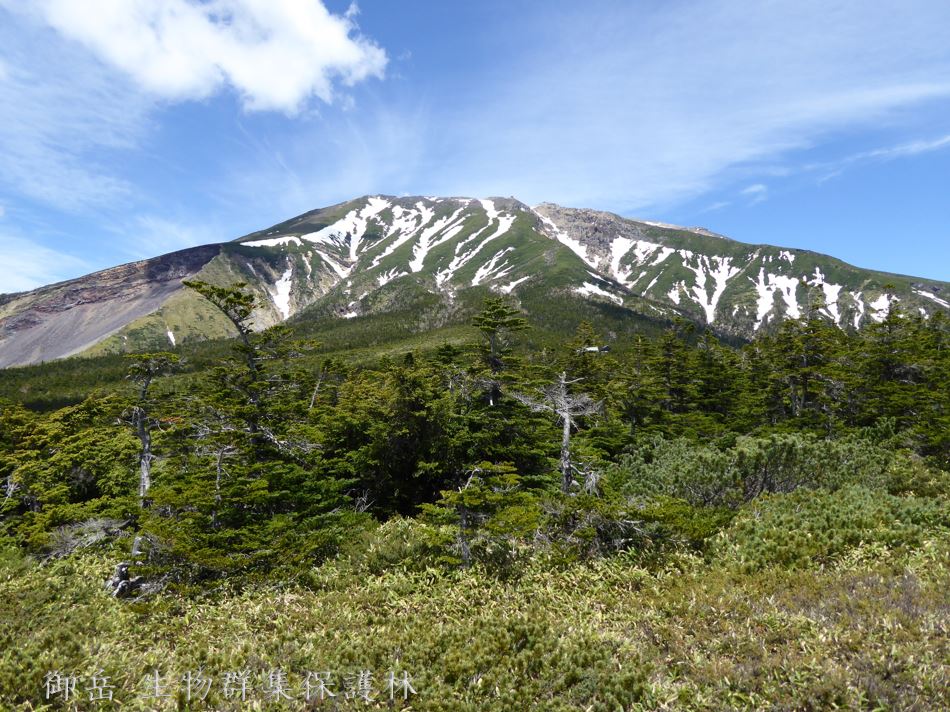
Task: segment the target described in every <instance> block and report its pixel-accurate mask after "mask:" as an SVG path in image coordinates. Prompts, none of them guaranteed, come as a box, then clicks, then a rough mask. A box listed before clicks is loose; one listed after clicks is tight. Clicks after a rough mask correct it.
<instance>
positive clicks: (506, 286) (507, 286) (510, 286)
mask: <svg viewBox="0 0 950 712" xmlns="http://www.w3.org/2000/svg"><path fill="white" fill-rule="evenodd" d="M528 279H531V275H528V276H527V277H521V278H520V279H516V280H514V281H513V282H508V284H504V285H502V286H500V287H499V288H498V289H499V290H500V291H501V292H503V293H505V294H511V290H513V289H514V288H515V287H517V286H518V285H519V284H521V283H522V282H524V281H525V280H528Z"/></svg>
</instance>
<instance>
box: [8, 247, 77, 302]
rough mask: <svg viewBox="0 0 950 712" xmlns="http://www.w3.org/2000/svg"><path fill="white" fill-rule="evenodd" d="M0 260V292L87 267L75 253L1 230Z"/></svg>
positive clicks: (18, 289)
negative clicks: (51, 247)
mask: <svg viewBox="0 0 950 712" xmlns="http://www.w3.org/2000/svg"><path fill="white" fill-rule="evenodd" d="M0 264H2V265H3V270H2V271H0V294H9V293H11V292H25V291H27V290H29V289H35V288H36V287H41V286H43V285H44V284H50V283H52V282H59V281H61V280H63V279H68V278H69V277H72V276H74V275H76V274H83V273H85V272H89V271H90V270H89V266H88V265H87V264H86V262H84V261H83V260H81V259H79V258H78V257H74V256H72V255H67V254H63V253H62V252H59V251H57V250H53V249H50V248H48V247H44V246H42V245H38V244H37V243H35V242H32V241H30V240H25V239H23V238H21V237H17V236H14V235H4V234H0Z"/></svg>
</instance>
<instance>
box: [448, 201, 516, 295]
mask: <svg viewBox="0 0 950 712" xmlns="http://www.w3.org/2000/svg"><path fill="white" fill-rule="evenodd" d="M479 202H480V203H481V205H482V208H484V210H485V215H486V216H487V217H488V224H487V225H485V227H483V228H482V229H481V230H479V231H478V232H476V233H475V234H474V235H471V236H470V237H467V238H465V239H464V240H462V241H461V242H459V243H458V244H456V245H455V255H454V257H453V258H452V261H451V262H450V263H449V266H448V267H447V268H446V269H444V270H441V271H439V272H438V273H437V274H436V276H435V281H436V284H437V285H438V286H439V288H441V287H442V285H443V284H444V283H445V282H446V281H448V280H449V279H451V278H452V277H453V275H455V273H456V272H457V271H458V270H459V269H461V268H462V267H464V266H465V265H466V264H468V263H469V262H470V261H471V260H472V258H473V257H475V255H477V254H478V253H479V252H480V251H481V250H482V248H483V247H485V245H487V244H488V243H489V242H491V241H492V240H494V239H496V238H498V237H500V236H501V235H504V234H505V233H506V232H508V231H509V230H510V229H511V226H512V225H513V224H514V222H515V217H516V216H514V215H503V214H502V213H500V212H499V211H498V210H496V209H495V204H494V203H493V202H492V201H491V200H480V201H479ZM496 220H497V221H498V227H497V228H496V229H495V231H494V232H493V233H491V234H490V235H489V236H488V237H486V238H485V239H484V240H482V241H481V242H480V243H478V245H476V246H475V247H474V248H472V249H471V250H468V251H467V252H465V249H466V247H467V246H468V245H470V244H471V243H473V242H475V241H476V240H478V239H479V237H481V235H482V234H483V233H484V232H485V231H486V230H489V229H491V227H492V224H493V223H494V222H495V221H496Z"/></svg>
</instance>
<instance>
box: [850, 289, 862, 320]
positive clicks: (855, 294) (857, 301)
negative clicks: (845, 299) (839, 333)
mask: <svg viewBox="0 0 950 712" xmlns="http://www.w3.org/2000/svg"><path fill="white" fill-rule="evenodd" d="M850 294H851V298H852V299H854V304H855V306H856V307H857V310H858V313H857V314H855V315H854V328H855V329H857V328H858V327H859V326H861V320H862V319H863V318H864V300H863V299H862V298H861V292H850Z"/></svg>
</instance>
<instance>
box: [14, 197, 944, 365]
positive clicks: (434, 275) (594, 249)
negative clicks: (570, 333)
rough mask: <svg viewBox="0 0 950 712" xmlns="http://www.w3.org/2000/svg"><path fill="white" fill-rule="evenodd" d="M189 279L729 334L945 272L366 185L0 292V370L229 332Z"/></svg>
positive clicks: (295, 302)
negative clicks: (284, 215) (550, 311)
mask: <svg viewBox="0 0 950 712" xmlns="http://www.w3.org/2000/svg"><path fill="white" fill-rule="evenodd" d="M188 278H191V279H194V278H197V279H205V280H207V281H210V282H215V283H219V284H228V283H233V282H243V283H245V284H247V285H248V289H250V290H251V291H252V292H253V293H254V294H255V296H256V297H257V298H258V304H259V308H258V309H257V311H256V312H255V314H254V324H255V327H256V328H265V327H267V326H271V325H274V324H277V323H280V322H283V321H286V320H288V319H291V318H295V317H299V318H302V316H301V315H304V313H305V312H307V310H313V309H317V310H320V311H321V313H331V314H335V315H336V316H338V317H339V318H341V319H353V318H356V317H359V316H362V315H366V314H371V313H376V312H378V311H380V310H385V309H386V308H387V307H386V304H387V303H389V304H391V303H392V300H393V299H398V291H399V290H400V289H421V290H425V291H428V292H431V293H433V294H437V295H438V296H439V298H440V299H442V300H444V301H446V302H447V303H449V304H451V302H452V301H453V300H454V299H455V298H456V297H457V295H458V294H459V292H460V291H462V290H466V289H471V288H475V287H483V288H488V289H490V290H491V291H495V292H497V293H501V294H510V295H512V296H513V297H514V298H517V297H518V294H519V293H520V292H521V291H522V290H524V289H526V288H528V287H529V286H530V287H532V288H540V289H543V290H546V293H548V294H551V295H552V296H553V295H559V296H562V297H571V298H582V299H591V300H605V301H607V302H610V303H612V304H614V305H616V306H617V307H619V308H622V309H626V310H628V311H630V313H631V314H643V315H646V316H650V317H653V318H660V319H672V318H673V317H677V316H679V317H685V318H687V319H691V320H693V321H695V322H696V323H697V324H700V325H704V326H707V327H709V328H712V329H713V330H714V331H716V332H719V333H721V334H723V335H727V336H730V337H735V338H750V337H751V336H753V335H754V334H755V333H756V332H758V331H759V330H760V329H766V330H768V329H771V328H774V327H775V326H776V325H777V324H778V323H780V322H781V321H782V320H783V319H785V318H788V317H792V318H795V317H798V316H801V314H802V313H804V311H806V310H807V309H810V308H811V309H817V310H818V312H819V313H820V314H822V315H823V316H824V317H825V318H827V319H829V320H831V321H833V322H834V323H835V324H837V325H838V326H841V327H842V328H858V327H859V326H861V325H862V324H864V323H868V322H869V321H879V320H880V319H882V318H883V314H884V313H886V311H887V309H888V308H890V306H891V305H892V304H895V303H897V304H900V306H901V307H902V308H904V309H906V310H908V311H910V312H911V313H919V314H921V315H922V316H925V317H928V318H929V317H930V316H931V315H932V314H933V313H935V312H937V311H950V284H948V283H946V282H941V281H938V280H930V279H926V278H920V277H913V276H907V275H899V274H891V273H886V272H880V271H876V270H867V269H862V268H858V267H855V266H853V265H849V264H847V263H845V262H843V261H841V260H838V259H837V258H834V257H831V256H828V255H823V254H821V253H818V252H814V251H811V250H802V249H797V248H783V247H777V246H772V245H769V244H767V243H744V242H740V241H738V240H734V239H732V238H730V237H728V236H725V235H719V234H717V233H713V232H712V231H710V230H708V229H706V228H701V227H682V226H675V225H670V224H667V223H660V222H656V221H647V220H640V219H633V218H624V217H621V216H619V215H615V214H613V213H609V212H606V211H598V210H591V209H586V208H566V207H563V206H559V205H556V204H554V203H540V204H538V205H535V206H529V205H527V204H525V203H523V202H521V201H519V200H517V199H516V198H513V197H507V198H505V197H490V198H466V197H458V196H456V197H438V196H400V197H397V196H384V195H367V196H362V197H360V198H356V199H353V200H349V201H344V202H341V203H337V204H335V205H330V206H327V207H324V208H317V209H315V210H311V211H308V212H306V213H302V214H301V215H297V216H295V217H292V218H290V219H288V220H285V221H283V222H281V223H277V224H276V225H273V226H271V227H269V228H265V229H263V230H258V231H256V232H251V233H248V234H247V235H244V236H241V237H238V238H236V239H234V240H231V241H228V242H220V243H212V244H208V245H201V246H197V247H193V248H186V249H184V250H178V251H176V252H173V253H168V254H166V255H160V256H158V257H155V258H152V259H149V260H140V261H137V262H133V263H127V264H125V265H119V266H116V267H113V268H108V269H105V270H100V271H98V272H94V273H92V274H89V275H85V276H83V277H79V278H76V279H73V280H66V281H63V282H59V283H55V284H51V285H46V286H44V287H40V288H38V289H36V290H32V291H29V292H20V293H15V294H11V295H0V367H5V366H10V365H20V364H27V363H35V362H38V361H44V360H50V359H53V358H60V357H63V356H66V355H72V354H77V353H87V352H88V353H108V352H120V351H128V350H138V349H150V348H157V347H159V346H161V345H164V346H165V347H168V346H176V345H178V344H180V343H182V341H185V340H193V339H205V338H215V337H221V336H228V335H230V333H231V331H230V325H229V324H227V323H225V321H224V320H223V318H222V317H221V316H220V315H219V314H217V313H216V312H215V311H214V310H213V309H210V308H208V305H207V304H205V303H204V302H203V300H201V299H200V298H199V297H198V296H197V295H195V294H194V293H192V292H191V291H190V290H187V289H186V288H184V287H183V286H182V285H181V280H182V279H188ZM384 294H388V295H389V296H388V297H384V296H383V295H384ZM393 295H395V296H393ZM387 300H388V301H387Z"/></svg>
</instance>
